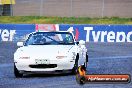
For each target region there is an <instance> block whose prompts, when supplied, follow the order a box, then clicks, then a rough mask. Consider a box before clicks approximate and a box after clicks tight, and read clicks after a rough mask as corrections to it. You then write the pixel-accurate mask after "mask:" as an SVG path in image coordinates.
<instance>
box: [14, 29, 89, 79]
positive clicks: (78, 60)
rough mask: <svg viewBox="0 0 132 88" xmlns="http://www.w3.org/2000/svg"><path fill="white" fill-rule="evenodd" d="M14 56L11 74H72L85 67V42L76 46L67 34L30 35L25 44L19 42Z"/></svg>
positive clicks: (76, 43)
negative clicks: (79, 67)
mask: <svg viewBox="0 0 132 88" xmlns="http://www.w3.org/2000/svg"><path fill="white" fill-rule="evenodd" d="M17 46H19V47H20V48H18V49H17V50H16V52H15V53H14V74H15V76H16V77H22V76H23V74H25V73H41V72H42V73H47V72H54V73H55V72H66V71H71V72H75V71H76V70H77V67H78V66H79V65H84V67H85V68H86V67H87V62H88V55H87V49H86V46H85V41H83V40H80V41H79V42H75V40H74V37H73V34H72V33H70V32H60V31H59V32H57V31H56V32H33V33H31V34H29V36H28V38H27V40H26V41H25V43H23V42H18V43H17Z"/></svg>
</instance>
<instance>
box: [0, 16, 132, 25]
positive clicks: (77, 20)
mask: <svg viewBox="0 0 132 88" xmlns="http://www.w3.org/2000/svg"><path fill="white" fill-rule="evenodd" d="M0 23H12V24H18V23H20V24H132V18H119V17H111V18H108V17H104V18H89V17H44V16H0Z"/></svg>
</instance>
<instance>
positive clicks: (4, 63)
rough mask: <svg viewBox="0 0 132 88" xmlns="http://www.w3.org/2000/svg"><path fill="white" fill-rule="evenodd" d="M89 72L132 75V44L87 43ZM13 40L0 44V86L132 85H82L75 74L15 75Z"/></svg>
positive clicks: (115, 87) (129, 87)
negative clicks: (78, 82)
mask: <svg viewBox="0 0 132 88" xmlns="http://www.w3.org/2000/svg"><path fill="white" fill-rule="evenodd" d="M87 48H88V53H89V64H88V68H87V70H88V71H87V73H88V74H111V73H112V74H130V75H132V43H88V44H87ZM16 49H17V47H16V44H15V43H9V42H8V43H5V42H4V43H3V42H1V43H0V88H132V83H131V82H130V83H128V84H114V83H113V84H103V83H101V84H84V85H82V86H81V85H79V84H77V83H76V80H75V75H71V74H58V75H52V74H50V75H48V74H43V75H40V74H38V75H27V76H25V77H24V78H15V76H14V74H13V53H14V52H15V50H16Z"/></svg>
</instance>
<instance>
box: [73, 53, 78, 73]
mask: <svg viewBox="0 0 132 88" xmlns="http://www.w3.org/2000/svg"><path fill="white" fill-rule="evenodd" d="M78 60H79V54H78V53H77V55H76V60H75V64H74V67H73V69H72V73H73V74H76V73H77V69H78Z"/></svg>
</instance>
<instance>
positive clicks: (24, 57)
mask: <svg viewBox="0 0 132 88" xmlns="http://www.w3.org/2000/svg"><path fill="white" fill-rule="evenodd" d="M19 59H30V57H27V56H23V57H20V58H19Z"/></svg>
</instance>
